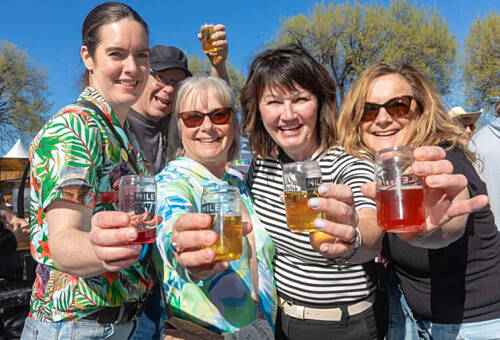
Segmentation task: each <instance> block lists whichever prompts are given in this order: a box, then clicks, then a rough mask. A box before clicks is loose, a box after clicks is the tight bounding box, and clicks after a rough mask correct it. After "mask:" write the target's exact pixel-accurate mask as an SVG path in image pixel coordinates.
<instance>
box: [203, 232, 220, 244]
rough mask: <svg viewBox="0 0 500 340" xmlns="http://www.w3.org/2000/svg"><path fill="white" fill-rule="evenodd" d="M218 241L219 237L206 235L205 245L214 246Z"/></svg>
mask: <svg viewBox="0 0 500 340" xmlns="http://www.w3.org/2000/svg"><path fill="white" fill-rule="evenodd" d="M216 239H217V235H216V234H215V233H205V243H207V244H212V243H214V242H215V240H216Z"/></svg>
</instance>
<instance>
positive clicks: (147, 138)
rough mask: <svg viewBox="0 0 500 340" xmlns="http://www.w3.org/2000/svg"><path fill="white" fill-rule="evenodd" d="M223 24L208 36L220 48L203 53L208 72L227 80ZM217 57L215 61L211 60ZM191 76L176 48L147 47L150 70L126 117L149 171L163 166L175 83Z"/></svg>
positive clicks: (183, 57)
mask: <svg viewBox="0 0 500 340" xmlns="http://www.w3.org/2000/svg"><path fill="white" fill-rule="evenodd" d="M225 29H226V27H225V26H224V25H220V24H219V25H216V26H215V31H216V32H215V33H214V34H213V35H212V39H213V40H214V45H215V46H218V47H219V48H220V49H219V50H218V51H217V52H211V53H209V54H207V57H208V59H209V60H210V74H211V75H212V76H215V77H219V78H222V79H224V80H225V81H227V82H228V83H229V78H228V76H227V70H226V59H227V55H228V44H227V40H226V32H225ZM215 60H217V62H216V61H215ZM190 76H191V72H190V71H189V68H188V60H187V58H186V55H185V54H184V53H183V52H182V51H181V50H180V49H178V48H177V47H173V46H163V45H156V46H154V47H153V48H152V49H151V54H150V72H149V76H148V81H147V83H146V87H145V89H144V92H143V93H142V95H141V96H140V97H139V99H138V100H137V102H135V103H134V104H133V105H132V107H131V109H130V111H129V113H128V116H127V121H128V123H129V127H130V132H131V133H132V134H133V135H134V136H135V137H137V140H138V141H139V145H138V147H139V148H140V149H141V150H142V151H143V153H144V155H145V157H146V160H147V161H148V163H149V167H150V169H151V172H152V173H153V174H157V173H159V172H160V171H161V170H163V168H164V167H165V164H166V162H165V160H166V156H167V145H168V124H169V120H170V113H171V112H172V107H173V102H174V97H175V94H176V92H177V89H178V87H179V83H180V82H181V81H183V80H184V79H186V78H187V77H190Z"/></svg>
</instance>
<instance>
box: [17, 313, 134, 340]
mask: <svg viewBox="0 0 500 340" xmlns="http://www.w3.org/2000/svg"><path fill="white" fill-rule="evenodd" d="M135 324H136V322H135V321H129V322H124V323H119V324H104V325H101V324H99V323H98V322H96V321H94V320H85V319H79V320H71V321H57V322H42V321H36V320H33V319H31V318H29V317H28V318H26V321H25V323H24V329H23V334H22V335H21V340H103V339H107V340H126V339H129V337H130V335H131V334H132V332H133V331H134V328H135Z"/></svg>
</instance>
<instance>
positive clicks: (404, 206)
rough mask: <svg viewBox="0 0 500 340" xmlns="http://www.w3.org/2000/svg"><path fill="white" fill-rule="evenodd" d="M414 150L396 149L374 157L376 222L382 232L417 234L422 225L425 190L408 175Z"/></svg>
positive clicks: (387, 150) (404, 147)
mask: <svg viewBox="0 0 500 340" xmlns="http://www.w3.org/2000/svg"><path fill="white" fill-rule="evenodd" d="M413 162H414V159H413V148H411V147H407V146H397V147H391V148H386V149H383V150H380V151H379V152H377V153H376V155H375V176H376V181H377V194H376V200H377V222H378V225H379V226H380V227H381V228H382V230H383V231H386V232H392V233H404V232H419V231H421V230H422V225H423V223H424V222H425V206H424V189H423V185H422V180H421V178H420V177H418V176H415V175H413V174H412V173H411V172H409V169H410V167H411V166H412V164H413Z"/></svg>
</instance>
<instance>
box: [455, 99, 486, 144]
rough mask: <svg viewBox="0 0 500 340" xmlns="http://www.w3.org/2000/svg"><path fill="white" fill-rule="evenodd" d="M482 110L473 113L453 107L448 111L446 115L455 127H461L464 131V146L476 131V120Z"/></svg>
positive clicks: (459, 107)
mask: <svg viewBox="0 0 500 340" xmlns="http://www.w3.org/2000/svg"><path fill="white" fill-rule="evenodd" d="M481 113H483V110H482V109H481V110H479V111H475V112H467V111H465V110H464V109H463V108H462V107H461V106H455V107H453V108H451V110H449V111H448V115H450V117H451V119H453V122H454V123H455V124H457V126H459V127H461V128H463V129H464V131H465V135H466V138H465V140H466V143H465V144H466V145H467V143H469V141H470V140H471V138H472V135H473V134H474V130H475V129H476V124H477V120H478V119H479V116H481Z"/></svg>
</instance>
